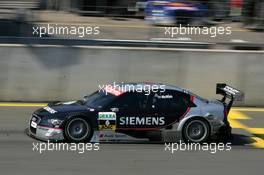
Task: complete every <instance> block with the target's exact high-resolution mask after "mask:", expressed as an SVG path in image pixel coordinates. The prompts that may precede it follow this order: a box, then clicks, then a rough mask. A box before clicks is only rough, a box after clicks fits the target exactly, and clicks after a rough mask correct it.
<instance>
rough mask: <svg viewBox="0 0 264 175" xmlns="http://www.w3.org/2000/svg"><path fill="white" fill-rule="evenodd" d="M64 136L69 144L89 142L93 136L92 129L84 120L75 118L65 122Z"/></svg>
mask: <svg viewBox="0 0 264 175" xmlns="http://www.w3.org/2000/svg"><path fill="white" fill-rule="evenodd" d="M64 135H65V137H66V140H68V141H70V142H77V143H79V142H89V141H90V140H91V138H92V136H93V128H92V126H91V124H90V123H89V122H87V121H86V120H85V119H83V118H79V117H76V118H73V119H70V120H69V121H67V123H66V125H65V127H64Z"/></svg>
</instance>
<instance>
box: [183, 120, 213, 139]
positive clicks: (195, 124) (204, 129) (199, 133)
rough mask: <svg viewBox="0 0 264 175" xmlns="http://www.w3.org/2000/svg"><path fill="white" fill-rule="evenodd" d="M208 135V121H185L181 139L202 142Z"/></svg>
mask: <svg viewBox="0 0 264 175" xmlns="http://www.w3.org/2000/svg"><path fill="white" fill-rule="evenodd" d="M209 136H210V127H209V125H208V123H207V122H206V121H204V120H201V119H192V120H190V121H187V123H186V124H185V125H184V127H183V139H184V141H185V142H193V143H203V142H206V141H207V140H208V138H209Z"/></svg>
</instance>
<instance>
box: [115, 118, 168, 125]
mask: <svg viewBox="0 0 264 175" xmlns="http://www.w3.org/2000/svg"><path fill="white" fill-rule="evenodd" d="M164 124H165V118H164V117H120V123H119V125H121V126H127V125H130V126H142V125H147V126H162V125H164Z"/></svg>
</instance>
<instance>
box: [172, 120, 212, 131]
mask: <svg viewBox="0 0 264 175" xmlns="http://www.w3.org/2000/svg"><path fill="white" fill-rule="evenodd" d="M195 119H198V120H202V121H205V122H206V123H207V124H208V126H209V131H210V134H211V133H212V126H211V123H210V122H209V120H208V119H206V118H205V117H203V116H196V115H195V116H190V117H188V118H184V119H182V120H181V121H180V123H179V125H178V128H177V131H180V132H182V130H183V128H184V126H185V124H186V123H187V122H189V121H191V120H195Z"/></svg>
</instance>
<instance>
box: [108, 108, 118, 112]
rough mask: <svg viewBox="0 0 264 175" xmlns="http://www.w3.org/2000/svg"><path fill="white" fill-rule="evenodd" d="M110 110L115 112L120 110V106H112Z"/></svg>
mask: <svg viewBox="0 0 264 175" xmlns="http://www.w3.org/2000/svg"><path fill="white" fill-rule="evenodd" d="M110 110H111V111H113V112H118V111H119V108H110Z"/></svg>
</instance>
